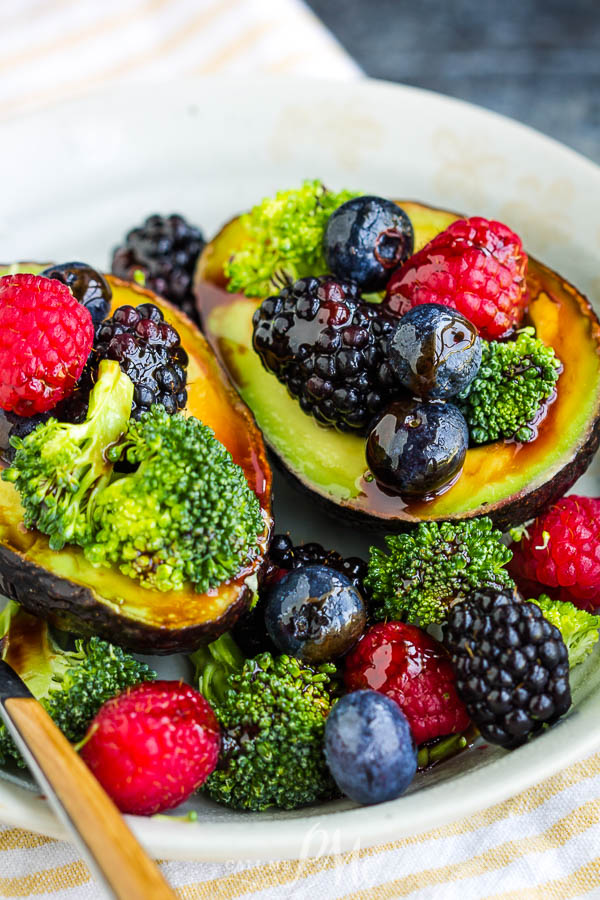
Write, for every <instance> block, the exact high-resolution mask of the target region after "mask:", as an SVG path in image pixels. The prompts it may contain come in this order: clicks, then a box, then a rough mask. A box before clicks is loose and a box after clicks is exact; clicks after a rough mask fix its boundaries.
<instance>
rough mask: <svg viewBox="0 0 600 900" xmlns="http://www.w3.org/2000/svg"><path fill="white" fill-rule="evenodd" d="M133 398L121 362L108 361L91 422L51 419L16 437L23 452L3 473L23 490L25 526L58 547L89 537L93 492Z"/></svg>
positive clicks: (108, 468)
mask: <svg viewBox="0 0 600 900" xmlns="http://www.w3.org/2000/svg"><path fill="white" fill-rule="evenodd" d="M132 398H133V384H132V381H131V379H130V378H129V377H128V376H127V375H125V374H124V373H123V372H121V369H120V367H119V363H117V362H114V361H112V360H103V361H102V362H101V363H100V367H99V371H98V381H97V383H96V385H95V386H94V388H93V389H92V392H91V394H90V403H89V410H88V414H87V418H86V420H85V422H82V423H81V424H80V425H73V424H68V423H65V422H58V421H57V420H56V419H54V418H50V419H48V420H47V421H46V422H44V423H42V424H41V425H39V426H38V427H37V428H36V429H35V430H34V431H32V432H31V433H30V434H28V435H27V436H26V437H25V438H18V437H13V438H11V444H12V446H13V447H14V448H15V449H16V451H17V452H16V455H15V458H14V461H13V464H12V466H11V467H10V468H9V469H5V470H4V472H3V473H2V477H3V479H4V480H5V481H9V482H12V483H13V484H14V486H15V487H16V489H17V491H18V492H19V494H20V497H21V503H22V505H23V509H24V521H25V525H26V526H27V527H28V528H37V530H38V531H41V532H43V533H44V534H47V535H48V537H49V544H50V547H51V548H52V550H61V549H62V548H63V547H64V545H65V544H66V543H68V542H70V543H82V542H85V541H86V540H89V537H90V520H89V514H88V512H89V509H90V507H91V505H92V501H93V497H94V495H95V494H96V493H97V492H98V491H99V490H100V489H101V488H102V486H103V485H104V484H106V483H108V481H109V479H110V477H111V473H112V465H111V463H110V462H109V461H108V460H107V458H106V455H105V450H106V447H108V446H109V444H112V443H113V442H115V441H117V440H118V439H119V437H120V436H121V434H122V433H123V432H124V431H125V430H126V428H127V422H128V420H129V416H130V414H131V401H132Z"/></svg>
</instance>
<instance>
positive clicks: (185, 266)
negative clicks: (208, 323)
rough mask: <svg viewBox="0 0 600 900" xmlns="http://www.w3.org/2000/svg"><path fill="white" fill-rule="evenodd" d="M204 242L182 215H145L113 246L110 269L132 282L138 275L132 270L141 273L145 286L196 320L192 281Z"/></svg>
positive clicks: (199, 232) (194, 227)
mask: <svg viewBox="0 0 600 900" xmlns="http://www.w3.org/2000/svg"><path fill="white" fill-rule="evenodd" d="M204 244H205V241H204V236H203V234H202V232H201V231H200V229H199V228H196V226H195V225H191V224H190V223H189V222H187V221H186V219H184V218H183V216H180V215H177V214H173V215H170V216H159V215H156V214H155V215H152V216H148V218H147V219H146V220H145V222H144V223H143V224H142V225H140V226H138V227H137V228H132V229H131V231H129V232H128V233H127V235H126V236H125V242H124V243H123V244H122V245H121V246H119V247H117V248H116V249H115V251H114V253H113V258H112V272H113V274H114V275H118V276H119V278H125V279H126V280H128V281H136V280H137V279H138V278H139V275H137V274H136V273H139V272H141V273H142V275H143V276H144V282H145V286H146V287H148V288H150V290H152V291H154V293H155V294H159V295H160V296H161V297H165V298H166V299H167V300H170V301H171V303H174V304H175V306H178V307H179V308H180V309H182V310H183V312H184V313H186V315H188V316H189V317H190V318H191V319H192V320H194V321H196V322H198V313H197V312H196V306H195V303H194V297H193V294H192V280H193V276H194V269H195V267H196V261H197V259H198V257H199V255H200V253H201V252H202V249H203V247H204Z"/></svg>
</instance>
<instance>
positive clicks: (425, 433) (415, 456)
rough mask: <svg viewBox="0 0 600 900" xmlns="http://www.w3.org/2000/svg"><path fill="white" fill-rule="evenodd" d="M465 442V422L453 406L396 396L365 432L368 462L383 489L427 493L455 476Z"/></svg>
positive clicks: (405, 493) (415, 494)
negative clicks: (368, 430) (369, 429)
mask: <svg viewBox="0 0 600 900" xmlns="http://www.w3.org/2000/svg"><path fill="white" fill-rule="evenodd" d="M468 445H469V431H468V429H467V424H466V422H465V420H464V417H463V415H462V413H461V412H459V410H458V409H457V408H456V406H454V405H453V404H451V403H438V402H434V401H428V400H397V401H396V402H395V403H392V404H391V406H389V407H388V408H387V409H386V410H385V412H384V413H383V414H382V415H381V416H380V417H379V418H378V419H377V421H376V422H375V424H374V425H373V427H372V429H371V431H370V432H369V435H368V437H367V452H366V456H367V465H368V467H369V469H370V470H371V472H372V473H373V476H374V477H375V480H376V481H377V483H378V484H379V485H381V486H383V487H384V488H387V489H388V490H390V491H393V492H395V493H397V494H401V495H403V496H405V497H407V498H411V497H414V498H420V497H427V496H430V495H433V494H436V493H438V492H439V491H441V490H443V489H444V488H445V487H447V486H448V485H449V484H450V483H451V482H452V481H453V480H454V479H455V478H456V477H457V476H458V474H459V472H460V470H461V468H462V465H463V463H464V460H465V456H466V453H467V447H468Z"/></svg>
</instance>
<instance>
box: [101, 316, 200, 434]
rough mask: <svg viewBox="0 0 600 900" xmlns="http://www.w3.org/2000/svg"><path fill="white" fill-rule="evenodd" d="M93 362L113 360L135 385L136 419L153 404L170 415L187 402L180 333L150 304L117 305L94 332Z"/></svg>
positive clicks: (134, 407) (134, 405) (133, 410)
mask: <svg viewBox="0 0 600 900" xmlns="http://www.w3.org/2000/svg"><path fill="white" fill-rule="evenodd" d="M93 353H94V357H95V365H96V366H97V364H98V363H99V362H100V360H102V359H115V360H116V361H117V362H118V363H119V364H120V366H121V369H122V370H123V372H125V373H126V374H127V375H129V377H130V378H131V380H132V381H133V384H134V392H133V405H132V408H131V415H132V417H133V418H135V419H139V417H140V416H141V414H142V413H143V412H145V411H146V410H147V409H149V407H150V406H152V404H154V403H161V404H162V405H163V406H164V408H165V409H166V411H167V412H168V413H169V414H170V415H172V414H173V413H175V412H177V410H178V409H183V407H184V406H185V404H186V401H187V391H186V389H185V388H186V381H187V374H186V369H187V363H188V357H187V353H186V352H185V350H184V349H183V347H182V346H181V343H180V338H179V334H178V333H177V331H176V330H175V329H174V328H173V326H172V325H169V324H168V323H167V322H165V321H164V318H163V314H162V312H161V311H160V309H158V307H157V306H154V304H152V303H141V304H140V305H139V306H137V307H133V306H120V307H119V308H118V309H117V310H115V312H114V314H113V315H112V316H111V318H110V319H106V321H104V322H103V323H102V324H101V325H100V327H99V328H98V330H97V332H96V340H95V341H94V351H93Z"/></svg>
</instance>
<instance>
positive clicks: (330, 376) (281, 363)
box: [253, 275, 401, 434]
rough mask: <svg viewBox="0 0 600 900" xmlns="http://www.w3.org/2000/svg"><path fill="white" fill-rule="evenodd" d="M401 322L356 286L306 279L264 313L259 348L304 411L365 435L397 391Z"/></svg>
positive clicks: (257, 331)
mask: <svg viewBox="0 0 600 900" xmlns="http://www.w3.org/2000/svg"><path fill="white" fill-rule="evenodd" d="M396 324H397V323H396V321H395V319H394V318H392V317H389V316H383V315H381V313H380V312H379V310H378V309H377V308H376V307H375V306H373V305H369V304H368V303H364V302H363V301H361V299H360V293H359V289H358V286H357V285H356V284H354V283H353V282H351V281H340V280H338V279H336V278H334V277H333V276H332V275H323V276H322V277H320V278H301V279H300V280H299V281H296V282H295V284H293V285H289V286H288V287H285V288H284V289H283V290H282V291H281V293H280V294H279V295H277V296H275V297H268V298H267V299H266V300H264V301H263V302H262V304H261V305H260V306H259V307H258V309H257V310H256V312H255V313H254V337H253V344H254V349H255V350H256V352H257V353H258V355H259V356H260V358H261V360H262V363H263V365H264V367H265V368H266V369H268V370H269V371H270V372H273V373H274V374H275V375H276V376H277V378H278V379H279V381H281V382H282V384H285V385H286V387H287V389H288V391H289V393H290V394H291V396H292V397H295V398H296V399H298V401H299V402H300V406H301V407H302V409H303V410H304V412H305V413H309V414H312V415H313V416H314V417H315V419H317V421H319V422H321V423H322V424H324V425H330V426H335V427H336V428H337V429H339V430H340V431H350V432H354V433H359V434H360V433H364V432H365V430H366V428H367V426H368V425H369V423H370V422H371V420H372V419H373V417H374V416H375V415H376V414H377V413H379V412H381V411H382V409H384V407H385V406H386V405H387V403H388V402H389V401H390V398H391V397H392V396H393V395H394V394H397V393H398V385H397V382H396V378H395V376H394V373H393V371H392V368H391V366H390V364H389V363H388V362H387V359H386V356H387V344H388V340H389V338H390V335H391V334H392V333H393V331H394V330H395V327H396ZM400 392H401V390H400Z"/></svg>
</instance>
